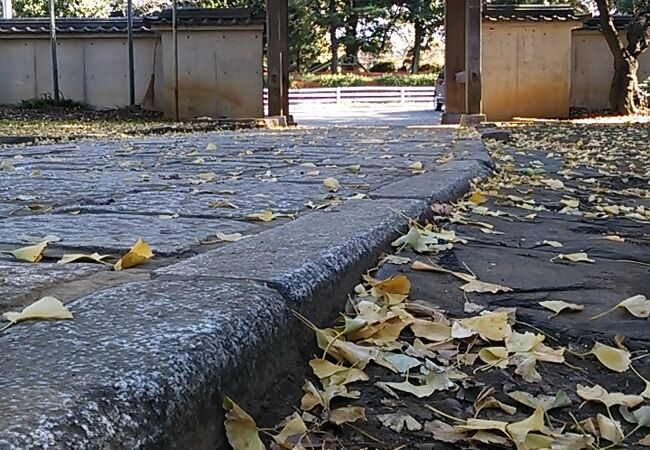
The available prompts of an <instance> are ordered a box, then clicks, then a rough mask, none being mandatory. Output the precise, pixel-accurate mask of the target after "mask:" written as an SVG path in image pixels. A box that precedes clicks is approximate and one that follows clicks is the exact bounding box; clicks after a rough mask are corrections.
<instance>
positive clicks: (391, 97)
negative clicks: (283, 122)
mask: <svg viewBox="0 0 650 450" xmlns="http://www.w3.org/2000/svg"><path fill="white" fill-rule="evenodd" d="M434 101H435V89H434V88H433V86H403V87H399V86H398V87H391V86H363V87H338V88H306V89H290V90H289V104H290V105H300V104H304V103H321V104H336V105H341V104H359V103H373V104H374V103H393V104H394V103H398V104H405V103H433V102H434ZM267 103H268V93H267V90H266V89H264V104H265V105H267Z"/></svg>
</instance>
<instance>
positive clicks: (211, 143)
mask: <svg viewBox="0 0 650 450" xmlns="http://www.w3.org/2000/svg"><path fill="white" fill-rule="evenodd" d="M205 149H206V150H208V151H211V152H213V151H215V150H216V149H217V146H216V145H215V144H214V143H213V142H209V143H208V145H206V146H205Z"/></svg>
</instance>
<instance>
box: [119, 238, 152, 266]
mask: <svg viewBox="0 0 650 450" xmlns="http://www.w3.org/2000/svg"><path fill="white" fill-rule="evenodd" d="M152 257H153V251H151V246H150V245H149V244H147V243H146V242H145V241H143V240H142V239H138V240H137V241H136V243H135V244H133V247H131V250H129V251H128V253H126V254H125V255H124V256H122V257H121V258H120V259H119V261H117V262H116V263H115V265H114V266H113V269H114V270H116V271H119V270H123V269H130V268H131V267H135V266H138V265H140V264H142V263H144V262H145V261H147V260H149V259H151V258H152Z"/></svg>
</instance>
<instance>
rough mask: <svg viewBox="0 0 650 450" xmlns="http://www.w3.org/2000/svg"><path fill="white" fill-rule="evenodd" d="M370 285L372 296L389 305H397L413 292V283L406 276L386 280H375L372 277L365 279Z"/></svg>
mask: <svg viewBox="0 0 650 450" xmlns="http://www.w3.org/2000/svg"><path fill="white" fill-rule="evenodd" d="M365 280H366V281H367V282H368V283H370V286H371V287H372V289H370V295H372V296H374V297H378V298H383V299H384V300H386V302H387V303H388V304H389V305H397V304H398V303H401V302H403V301H404V300H405V299H406V297H408V294H409V291H410V290H411V282H410V281H409V279H408V278H407V277H406V276H405V275H396V276H393V277H389V278H386V279H385V280H375V279H374V278H372V277H368V276H367V277H365Z"/></svg>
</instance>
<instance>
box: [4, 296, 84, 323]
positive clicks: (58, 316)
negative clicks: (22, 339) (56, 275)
mask: <svg viewBox="0 0 650 450" xmlns="http://www.w3.org/2000/svg"><path fill="white" fill-rule="evenodd" d="M2 318H3V319H5V320H8V321H9V322H10V323H9V324H7V325H5V326H4V327H3V328H1V329H0V331H2V330H5V329H7V328H9V326H11V325H13V324H15V323H18V322H22V321H24V320H65V319H72V318H73V317H72V313H71V312H70V310H69V309H68V308H67V307H66V306H65V305H64V304H63V303H61V302H60V301H59V300H58V299H56V298H54V297H43V298H41V299H40V300H38V301H36V302H34V303H32V304H31V305H29V306H28V307H26V308H25V309H23V310H22V311H21V312H6V313H4V314H3V315H2Z"/></svg>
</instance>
